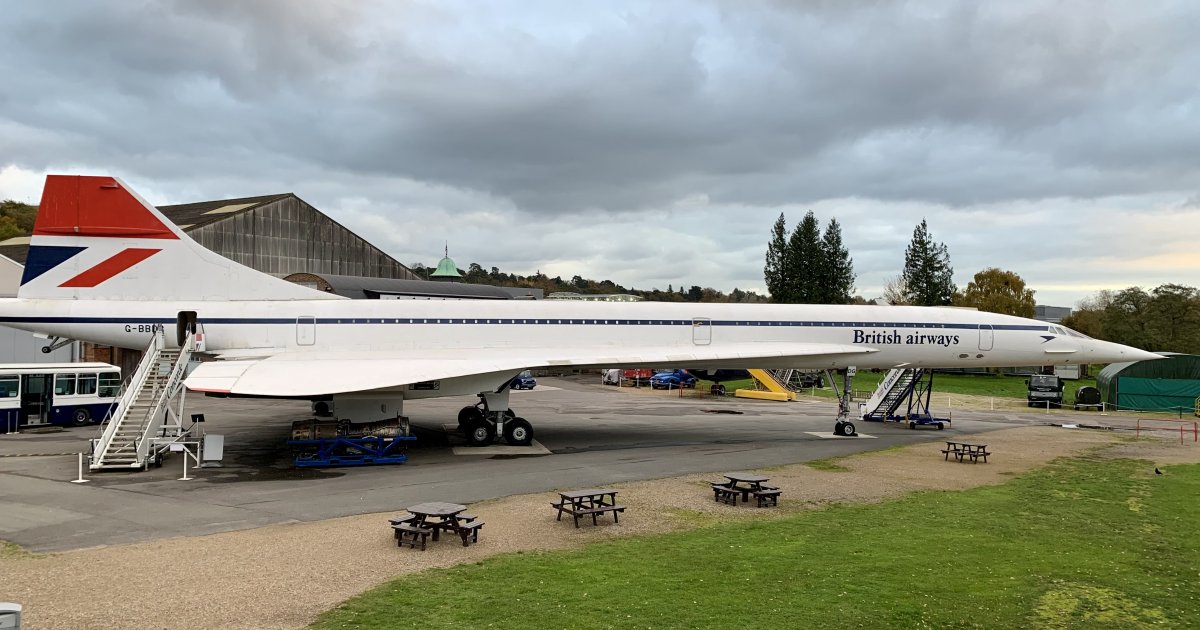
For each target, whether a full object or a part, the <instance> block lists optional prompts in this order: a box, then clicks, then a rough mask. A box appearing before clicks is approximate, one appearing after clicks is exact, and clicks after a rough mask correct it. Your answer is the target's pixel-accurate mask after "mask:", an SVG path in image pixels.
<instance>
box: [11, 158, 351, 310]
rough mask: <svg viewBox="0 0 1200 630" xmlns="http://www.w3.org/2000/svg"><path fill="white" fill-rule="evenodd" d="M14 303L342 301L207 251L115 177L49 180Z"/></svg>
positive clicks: (55, 176) (62, 177) (67, 177)
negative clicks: (27, 300) (24, 300)
mask: <svg viewBox="0 0 1200 630" xmlns="http://www.w3.org/2000/svg"><path fill="white" fill-rule="evenodd" d="M17 297H19V298H37V299H63V300H183V301H191V300H304V299H308V300H312V299H323V298H337V297H338V296H334V295H331V294H328V293H322V292H320V291H315V290H313V289H309V288H307V287H303V286H300V285H298V284H294V283H291V282H287V281H284V280H281V279H279V278H276V277H274V276H271V275H268V274H265V273H262V272H260V271H256V270H254V269H251V268H249V267H246V266H244V265H240V264H238V263H236V262H234V261H232V260H229V259H228V258H224V257H222V256H220V255H218V254H216V253H214V252H212V251H210V250H208V249H205V248H204V247H202V246H201V245H200V244H199V243H197V242H195V241H194V240H192V239H191V238H190V237H188V236H187V234H184V232H183V230H181V229H180V228H179V227H178V226H176V225H175V224H174V223H172V222H171V221H170V220H169V219H167V218H166V217H164V216H163V215H162V213H160V212H159V211H158V209H157V208H155V207H154V206H152V205H150V204H149V203H147V202H146V200H144V199H142V198H141V197H140V196H138V194H137V193H136V192H134V191H133V190H131V189H130V188H128V187H127V186H126V185H125V183H124V182H122V181H121V180H119V179H117V178H115V177H90V176H81V175H49V176H47V177H46V187H45V189H44V190H43V192H42V201H41V204H40V205H39V206H38V213H37V218H36V220H35V221H34V226H33V236H32V237H31V238H30V242H29V254H28V256H27V258H26V261H25V271H24V274H23V275H22V277H21V287H20V288H19V289H18V290H17Z"/></svg>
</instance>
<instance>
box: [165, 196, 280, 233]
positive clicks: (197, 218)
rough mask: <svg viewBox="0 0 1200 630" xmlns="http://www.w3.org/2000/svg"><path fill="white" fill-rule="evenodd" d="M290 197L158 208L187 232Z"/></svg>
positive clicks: (221, 200) (230, 200)
mask: <svg viewBox="0 0 1200 630" xmlns="http://www.w3.org/2000/svg"><path fill="white" fill-rule="evenodd" d="M290 196H292V193H281V194H278V195H265V196H262V197H242V198H240V199H217V200H215V201H200V202H197V203H183V204H179V205H175V206H158V211H159V212H161V213H163V215H164V216H166V217H167V218H168V219H170V220H171V222H172V223H174V224H175V225H178V226H179V227H181V228H184V229H186V230H194V229H196V228H199V227H204V226H206V225H208V224H209V223H216V222H217V221H220V220H221V219H224V218H227V217H231V216H233V215H235V214H240V213H242V212H247V211H249V210H253V209H254V208H257V207H259V206H261V205H264V204H268V203H271V202H272V201H276V200H278V199H283V198H284V197H290Z"/></svg>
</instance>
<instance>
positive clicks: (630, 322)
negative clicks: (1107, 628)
mask: <svg viewBox="0 0 1200 630" xmlns="http://www.w3.org/2000/svg"><path fill="white" fill-rule="evenodd" d="M297 319H298V318H295V317H201V318H199V322H200V323H202V324H295V323H297ZM705 321H707V322H708V323H709V324H711V325H713V326H736V327H759V326H764V327H793V328H795V327H799V328H905V329H921V330H931V329H936V330H978V329H979V324H933V323H920V322H816V321H773V320H765V321H764V320H728V321H726V320H705ZM6 323H7V324H174V323H175V319H174V318H170V319H163V318H160V317H0V324H6ZM300 323H304V324H311V323H312V320H305V321H303V322H300ZM316 323H317V324H323V325H347V324H354V325H360V326H361V325H368V324H370V325H380V324H390V325H396V324H404V325H413V324H417V325H426V324H440V325H462V324H468V325H504V326H531V325H532V326H546V325H549V326H692V325H693V324H694V322H693V321H692V320H690V319H559V318H542V317H539V318H490V319H486V318H458V317H454V318H445V317H443V318H434V317H428V318H425V317H328V318H326V317H322V318H320V319H317V320H316ZM985 325H986V324H985ZM990 328H991V330H1040V331H1045V330H1047V326H1031V325H1025V324H992V325H991V327H990Z"/></svg>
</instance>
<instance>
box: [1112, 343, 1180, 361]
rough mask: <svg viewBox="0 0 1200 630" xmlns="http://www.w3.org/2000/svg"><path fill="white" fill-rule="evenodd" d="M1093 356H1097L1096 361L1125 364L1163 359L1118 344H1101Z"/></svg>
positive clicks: (1162, 357) (1156, 355) (1153, 354)
mask: <svg viewBox="0 0 1200 630" xmlns="http://www.w3.org/2000/svg"><path fill="white" fill-rule="evenodd" d="M1095 354H1096V355H1099V356H1098V357H1096V358H1097V359H1102V360H1106V361H1108V362H1111V363H1125V362H1131V361H1153V360H1154V359H1165V358H1166V357H1164V356H1162V355H1161V354H1155V353H1153V352H1146V351H1145V350H1138V349H1137V348H1132V347H1130V346H1123V345H1121V344H1119V343H1109V342H1102V345H1101V347H1099V348H1097V349H1096V350H1095Z"/></svg>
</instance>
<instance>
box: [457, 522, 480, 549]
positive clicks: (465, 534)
mask: <svg viewBox="0 0 1200 630" xmlns="http://www.w3.org/2000/svg"><path fill="white" fill-rule="evenodd" d="M460 518H461V517H460ZM481 529H483V521H480V520H476V518H475V517H474V516H472V517H471V522H469V523H465V524H463V525H459V526H458V535H459V536H461V537H462V541H463V546H464V547H466V546H468V545H469V544H470V543H473V542H474V543H477V542H479V530H481ZM468 539H469V542H468Z"/></svg>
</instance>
